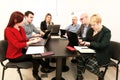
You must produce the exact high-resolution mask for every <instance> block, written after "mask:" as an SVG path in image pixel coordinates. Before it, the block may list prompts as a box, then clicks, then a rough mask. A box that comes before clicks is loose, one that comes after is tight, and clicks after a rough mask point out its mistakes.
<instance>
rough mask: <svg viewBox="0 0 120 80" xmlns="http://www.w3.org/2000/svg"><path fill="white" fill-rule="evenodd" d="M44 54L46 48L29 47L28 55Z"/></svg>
mask: <svg viewBox="0 0 120 80" xmlns="http://www.w3.org/2000/svg"><path fill="white" fill-rule="evenodd" d="M41 53H44V46H29V47H28V49H27V52H26V55H32V54H41Z"/></svg>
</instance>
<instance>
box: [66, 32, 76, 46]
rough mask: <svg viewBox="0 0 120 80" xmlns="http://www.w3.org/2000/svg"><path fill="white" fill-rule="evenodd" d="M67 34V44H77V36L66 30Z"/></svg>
mask: <svg viewBox="0 0 120 80" xmlns="http://www.w3.org/2000/svg"><path fill="white" fill-rule="evenodd" d="M67 36H68V41H69V43H68V46H72V47H73V46H78V36H77V34H76V33H73V32H70V31H67Z"/></svg>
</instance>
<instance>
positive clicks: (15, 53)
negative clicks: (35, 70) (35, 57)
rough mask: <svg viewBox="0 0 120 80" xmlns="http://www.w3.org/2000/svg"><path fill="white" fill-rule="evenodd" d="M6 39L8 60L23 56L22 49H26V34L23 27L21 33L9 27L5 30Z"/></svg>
mask: <svg viewBox="0 0 120 80" xmlns="http://www.w3.org/2000/svg"><path fill="white" fill-rule="evenodd" d="M5 37H6V39H7V41H8V48H7V52H6V58H8V59H14V58H18V57H20V56H22V55H23V53H22V48H24V47H26V42H27V40H26V39H27V38H26V33H25V31H24V29H23V28H22V27H20V31H18V30H17V29H15V28H12V27H7V28H6V29H5Z"/></svg>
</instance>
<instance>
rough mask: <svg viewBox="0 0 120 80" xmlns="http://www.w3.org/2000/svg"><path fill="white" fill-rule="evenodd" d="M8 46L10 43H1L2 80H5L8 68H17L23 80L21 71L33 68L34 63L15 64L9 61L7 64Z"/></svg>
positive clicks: (3, 41)
mask: <svg viewBox="0 0 120 80" xmlns="http://www.w3.org/2000/svg"><path fill="white" fill-rule="evenodd" d="M7 46H8V43H7V41H6V40H1V41H0V62H1V65H2V66H3V72H2V80H4V74H5V70H6V69H7V68H16V69H17V71H18V73H19V76H20V79H21V80H23V78H22V74H21V71H20V69H27V68H30V67H32V62H18V63H13V62H9V61H8V62H7V63H5V61H6V60H7V59H6V57H5V55H6V50H7Z"/></svg>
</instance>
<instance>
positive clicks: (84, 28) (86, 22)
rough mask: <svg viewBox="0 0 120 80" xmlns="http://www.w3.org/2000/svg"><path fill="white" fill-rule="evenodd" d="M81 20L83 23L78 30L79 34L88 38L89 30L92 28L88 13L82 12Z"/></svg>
mask: <svg viewBox="0 0 120 80" xmlns="http://www.w3.org/2000/svg"><path fill="white" fill-rule="evenodd" d="M80 22H81V23H82V24H81V26H80V29H79V30H78V32H77V34H78V36H79V37H80V38H81V39H83V38H86V34H87V31H88V30H89V29H90V24H89V17H88V14H87V13H82V14H81V16H80Z"/></svg>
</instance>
